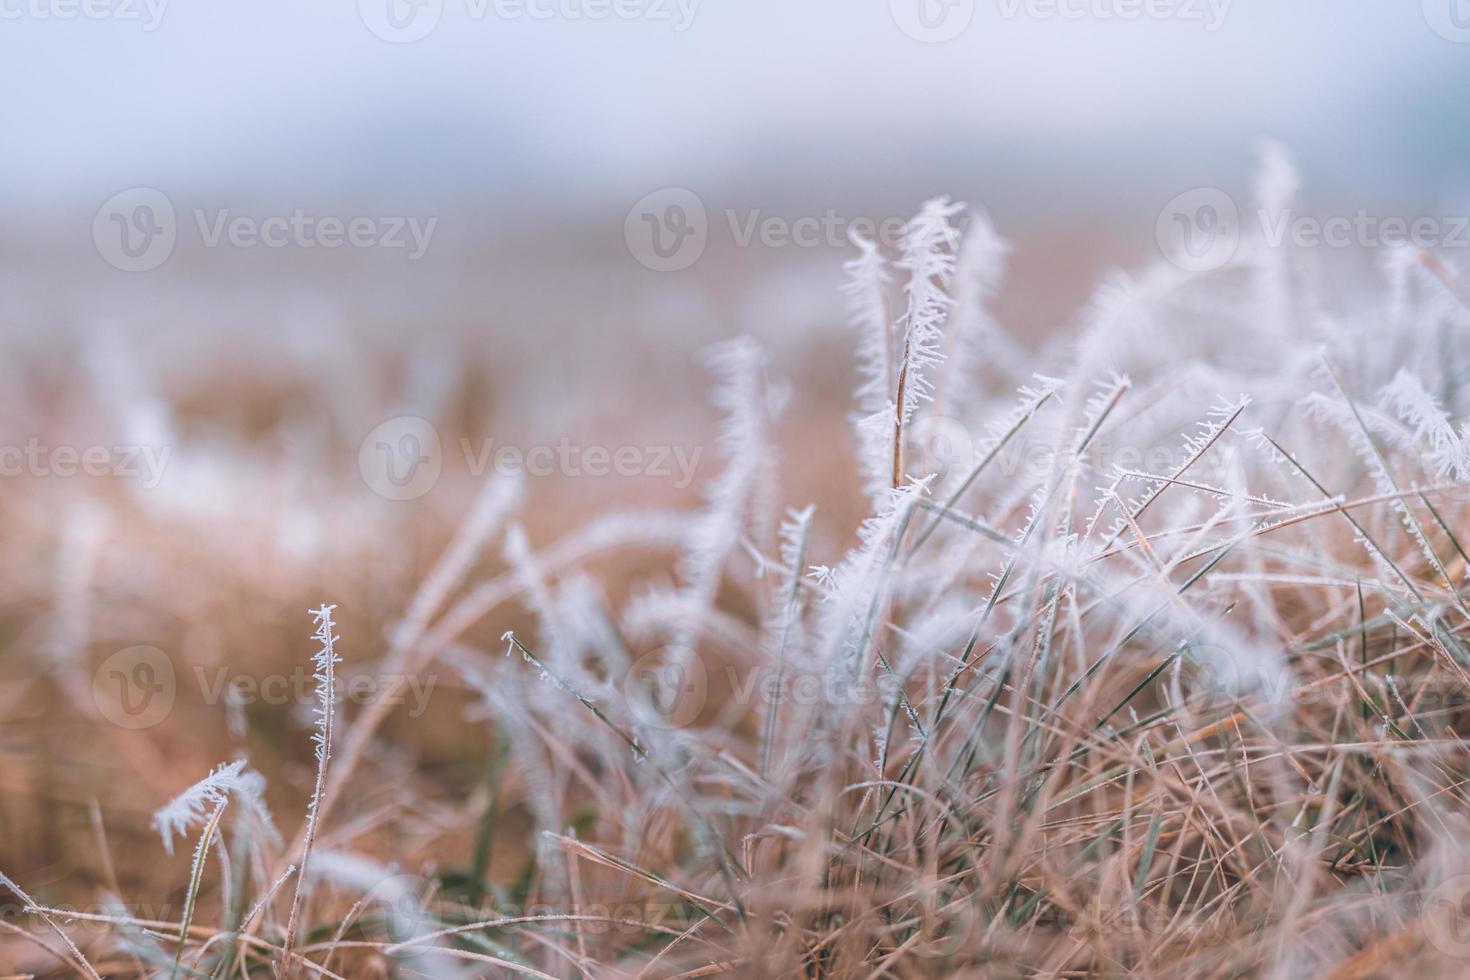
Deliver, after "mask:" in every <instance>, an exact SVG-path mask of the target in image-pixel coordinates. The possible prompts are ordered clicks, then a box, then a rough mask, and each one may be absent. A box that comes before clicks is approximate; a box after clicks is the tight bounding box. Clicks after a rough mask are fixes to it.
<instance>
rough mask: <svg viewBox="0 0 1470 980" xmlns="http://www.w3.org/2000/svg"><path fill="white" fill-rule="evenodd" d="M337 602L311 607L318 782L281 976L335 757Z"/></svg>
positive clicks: (290, 971) (287, 965)
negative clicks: (334, 613) (334, 614)
mask: <svg viewBox="0 0 1470 980" xmlns="http://www.w3.org/2000/svg"><path fill="white" fill-rule="evenodd" d="M336 608H337V607H336V606H335V605H332V606H329V605H326V604H325V603H323V604H322V605H321V606H319V607H318V608H316V609H313V610H311V615H312V616H313V618H314V620H315V623H316V632H315V633H314V634H312V638H313V639H315V640H316V641H317V642H318V643H320V644H321V647H320V648H319V649H318V650H317V652H316V654H315V655H314V656H313V657H312V663H313V664H314V665H315V667H316V673H315V674H314V675H313V677H314V679H315V680H316V702H317V703H316V716H317V717H316V732H315V733H314V734H313V735H312V741H313V742H314V743H315V744H316V785H315V787H314V788H313V789H312V792H311V803H309V804H308V805H307V808H306V835H305V843H304V844H303V845H302V849H301V873H300V874H298V875H297V876H296V890H295V891H294V892H293V893H292V895H291V914H290V915H288V916H287V917H286V938H285V941H284V943H283V944H282V946H281V964H280V967H279V968H278V970H277V975H278V976H283V977H290V976H293V975H294V974H295V970H294V968H293V964H292V963H291V955H292V948H293V947H294V945H295V940H296V923H297V920H298V919H299V918H300V915H301V901H302V898H303V895H304V893H305V890H306V884H305V882H306V870H307V865H308V863H309V862H310V861H311V849H312V845H313V844H315V843H316V832H317V816H318V814H319V813H320V812H321V809H322V794H323V793H324V791H325V789H326V785H327V764H328V763H329V762H330V761H331V758H332V717H333V714H334V712H335V710H336V691H335V683H336V669H337V664H338V663H340V662H341V658H339V657H338V656H337V653H336V650H335V649H334V645H335V643H336V642H337V640H338V637H337V636H335V635H334V634H333V632H332V631H333V629H334V627H333V624H332V610H333V609H336Z"/></svg>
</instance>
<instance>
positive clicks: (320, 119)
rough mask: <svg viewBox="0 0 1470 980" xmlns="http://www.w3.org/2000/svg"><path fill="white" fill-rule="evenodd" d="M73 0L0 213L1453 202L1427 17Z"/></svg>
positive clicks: (24, 71)
mask: <svg viewBox="0 0 1470 980" xmlns="http://www.w3.org/2000/svg"><path fill="white" fill-rule="evenodd" d="M82 2H83V0H0V78H3V80H4V82H5V91H6V93H7V98H6V109H5V113H4V125H3V129H0V200H4V201H6V202H7V203H9V204H12V205H14V204H21V205H30V206H42V207H44V206H47V205H48V204H49V203H52V202H68V201H88V200H93V199H97V198H99V197H104V196H106V195H107V194H110V193H112V192H114V191H116V190H117V189H119V188H122V187H128V186H133V185H151V186H167V187H171V188H178V187H185V188H192V189H196V190H200V189H202V190H211V189H215V188H228V189H231V190H236V191H238V190H241V189H244V190H250V191H259V192H260V193H262V194H280V193H283V192H284V193H301V194H303V195H305V194H312V195H316V194H322V193H333V192H340V193H353V194H387V195H394V196H404V195H425V196H431V195H441V194H444V195H472V196H479V197H485V198H495V197H497V196H502V195H533V196H539V197H541V198H545V199H548V200H555V201H563V202H565V201H574V200H576V199H578V198H579V197H581V196H584V195H594V196H595V195H604V194H623V193H628V192H630V191H631V190H632V189H637V188H640V187H655V186H661V185H664V184H677V185H685V186H701V187H709V186H715V185H722V186H723V185H732V184H738V183H741V182H745V183H751V184H761V183H762V182H778V178H779V180H780V181H786V182H789V183H791V184H793V185H796V186H798V187H799V186H800V185H802V184H803V183H804V182H805V183H807V184H811V185H820V184H826V183H830V184H832V185H842V184H855V185H863V184H864V183H873V184H878V183H881V182H883V181H901V180H903V179H904V178H905V177H907V176H913V175H915V174H918V175H920V176H927V175H944V174H946V173H950V172H971V173H979V174H984V175H987V176H989V175H1006V174H1014V175H1018V176H1019V177H1022V178H1025V179H1027V180H1029V181H1030V182H1031V184H1032V185H1033V186H1032V188H1031V190H1032V191H1036V190H1037V187H1038V186H1040V185H1047V184H1050V185H1051V186H1054V187H1057V188H1065V187H1069V186H1070V187H1074V188H1076V187H1082V188H1086V187H1088V186H1090V185H1089V182H1096V184H1097V185H1098V186H1118V185H1126V184H1127V183H1128V182H1129V181H1130V180H1138V179H1152V178H1154V177H1161V178H1167V179H1169V180H1174V181H1180V180H1183V181H1185V182H1186V184H1187V183H1189V180H1188V177H1189V176H1190V175H1196V174H1197V175H1198V178H1197V179H1196V180H1194V181H1193V182H1195V183H1199V182H1204V181H1208V180H1224V179H1227V178H1228V177H1229V176H1230V175H1234V174H1239V173H1242V172H1245V171H1247V170H1248V168H1249V160H1250V158H1251V156H1252V155H1253V152H1254V146H1255V139H1256V137H1258V136H1262V135H1272V136H1277V137H1280V138H1282V139H1284V140H1285V141H1287V142H1288V143H1289V144H1291V145H1292V146H1293V148H1294V149H1295V150H1296V152H1297V154H1298V156H1299V158H1300V159H1301V161H1302V163H1303V168H1304V170H1306V171H1307V172H1308V175H1309V178H1310V179H1311V180H1313V181H1314V182H1316V183H1318V184H1319V185H1320V184H1322V183H1324V182H1325V183H1326V184H1327V185H1328V186H1329V187H1332V186H1338V185H1340V186H1345V187H1348V188H1363V189H1366V190H1368V191H1371V192H1374V193H1402V192H1409V193H1414V194H1419V195H1427V196H1431V197H1436V198H1453V197H1458V199H1460V200H1465V199H1467V197H1470V181H1467V179H1466V177H1465V176H1464V175H1465V168H1464V161H1465V160H1466V159H1467V151H1470V126H1467V125H1466V123H1467V115H1470V109H1467V106H1470V97H1467V96H1470V43H1457V42H1456V41H1455V40H1451V39H1448V38H1446V37H1443V36H1441V33H1445V32H1444V31H1443V30H1442V31H1441V32H1440V33H1436V30H1435V29H1434V28H1433V27H1432V26H1431V22H1432V21H1434V20H1435V19H1436V17H1437V16H1438V15H1437V14H1436V13H1435V12H1434V10H1433V9H1432V8H1434V6H1435V4H1436V3H1439V2H1440V0H1425V3H1424V5H1423V9H1421V4H1420V2H1419V0H1393V2H1389V0H1368V2H1363V0H1355V2H1345V0H1236V2H1234V3H1227V2H1226V0H1150V2H1159V3H1163V4H1164V5H1165V6H1170V5H1171V4H1172V6H1174V7H1178V8H1180V13H1179V14H1178V15H1176V16H1173V17H1170V18H1167V19H1147V18H1145V19H1141V20H1135V19H1128V20H1125V19H1122V18H1121V17H1119V16H1116V15H1115V16H1106V12H1107V11H1108V10H1111V9H1112V6H1111V3H1112V2H1123V3H1125V4H1126V3H1128V2H1129V0H1070V4H1069V2H1068V0H1061V2H1062V4H1063V6H1064V7H1069V9H1073V10H1079V9H1080V10H1081V11H1082V12H1084V13H1087V14H1088V15H1087V16H1084V17H1081V18H1077V19H1073V18H1068V17H1063V16H1061V15H1060V14H1055V13H1053V12H1052V11H1051V7H1050V6H1049V5H1048V4H1047V3H1046V2H1045V0H1032V2H1023V0H976V4H975V6H976V9H975V12H974V16H973V20H972V21H971V22H970V23H969V25H968V27H966V28H965V29H964V30H963V31H962V32H961V33H960V34H959V35H958V36H957V37H955V38H954V39H952V40H948V41H946V42H944V43H925V42H923V41H920V40H916V39H914V38H913V37H910V36H908V35H907V34H905V32H904V31H903V30H902V29H901V28H900V27H899V24H898V22H897V18H896V17H895V12H894V10H893V9H890V7H891V5H890V0H698V2H696V0H618V2H620V3H628V4H631V5H633V6H632V7H631V8H630V9H633V10H635V11H636V10H638V9H642V10H643V11H644V12H645V15H644V16H641V17H637V18H633V19H627V18H620V17H617V16H609V17H604V18H594V17H592V16H591V15H589V14H588V13H586V12H585V11H586V9H587V8H582V7H581V6H580V5H579V4H580V3H585V2H588V0H526V2H529V3H532V4H535V3H537V2H541V3H543V4H553V5H554V6H543V7H541V8H538V12H539V13H540V14H543V15H546V16H531V15H530V14H529V13H528V12H526V11H524V10H523V11H522V12H521V13H519V14H517V13H515V11H516V10H517V9H518V8H516V7H514V6H510V7H508V8H505V9H507V10H509V11H510V13H505V12H504V11H501V12H500V13H497V9H496V7H495V2H497V0H442V11H441V12H439V13H438V16H437V20H436V21H435V25H436V26H434V27H433V29H432V30H430V31H429V32H428V33H427V35H426V36H425V37H423V38H422V39H419V40H416V41H413V42H411V43H391V42H389V41H387V40H384V39H382V38H380V37H379V36H377V35H375V34H374V33H373V31H372V30H370V29H369V26H368V22H370V21H374V20H375V19H377V20H381V19H382V17H383V15H384V9H383V8H385V7H386V5H387V4H388V3H390V2H391V3H397V4H402V3H403V0H362V3H359V2H357V0H310V2H303V0H254V2H251V3H239V4H226V3H220V2H213V3H208V2H204V0H173V2H169V3H167V4H166V6H163V8H162V9H161V11H160V10H159V9H158V5H159V4H160V3H161V2H163V0H151V2H152V3H153V5H154V7H153V8H152V9H150V8H149V7H148V5H147V3H146V2H145V0H86V3H88V4H92V5H94V7H93V9H94V10H95V11H104V12H110V15H109V16H107V17H105V18H103V19H96V20H93V19H88V18H85V17H81V18H78V19H73V20H62V19H58V17H57V16H56V15H57V13H58V11H60V12H65V11H67V10H68V5H69V4H70V5H72V6H75V5H76V4H79V3H82ZM427 2H429V3H434V2H437V0H427ZM501 2H505V3H512V4H513V3H518V2H521V0H501ZM590 2H592V3H597V2H602V3H605V4H611V3H612V2H613V0H590ZM893 2H894V4H897V5H898V6H899V7H902V5H903V3H904V2H905V0H893ZM914 2H916V3H917V2H919V0H914ZM925 2H929V3H936V2H939V0H925ZM961 2H965V0H961ZM1133 2H1135V3H1141V2H1142V0H1133ZM487 3H488V4H489V6H488V7H487V6H486V4H487ZM1443 3H1444V5H1445V6H1446V7H1447V8H1448V7H1450V5H1452V4H1454V3H1461V4H1462V5H1463V0H1443ZM639 4H642V7H641V8H640V7H639V6H638V5H639ZM681 4H682V6H681ZM691 5H692V7H691ZM360 8H361V9H360ZM936 9H938V10H940V11H941V12H942V11H943V9H944V8H942V7H940V8H936ZM404 11H407V12H408V13H412V12H413V8H409V7H401V8H400V9H399V11H398V12H399V13H400V14H403V13H404ZM1099 11H1101V12H1103V14H1102V15H1099V13H1098V12H1099ZM429 13H433V11H432V10H430V11H429ZM1466 13H1470V12H1466ZM160 14H161V16H160ZM127 15H133V18H132V19H128V18H127ZM1217 15H1223V22H1222V23H1214V21H1215V20H1216V19H1217ZM900 16H901V11H900ZM1445 16H1446V17H1447V16H1448V13H1446V14H1445ZM154 20H156V23H153V21H154ZM1443 23H1448V24H1450V25H1452V26H1453V25H1454V24H1456V23H1457V22H1455V21H1453V20H1449V21H1443V22H1442V24H1441V26H1443ZM1464 23H1466V24H1467V25H1470V16H1467V17H1466V18H1465V20H1464ZM150 27H151V28H152V29H151V30H150V29H149V28H150ZM1212 28H1214V29H1212ZM1466 33H1467V34H1470V30H1467V31H1466ZM1465 40H1466V41H1470V37H1467V38H1465ZM1062 192H1063V191H1062V190H1058V193H1062Z"/></svg>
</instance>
